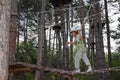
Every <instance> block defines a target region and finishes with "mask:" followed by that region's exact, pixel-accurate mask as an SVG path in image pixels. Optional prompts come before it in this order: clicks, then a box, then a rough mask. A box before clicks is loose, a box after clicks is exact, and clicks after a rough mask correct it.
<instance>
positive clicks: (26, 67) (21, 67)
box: [9, 62, 120, 75]
mask: <svg viewBox="0 0 120 80" xmlns="http://www.w3.org/2000/svg"><path fill="white" fill-rule="evenodd" d="M33 70H40V71H44V72H46V73H48V72H52V73H55V74H57V75H62V74H65V75H76V74H82V75H88V74H100V73H105V72H108V71H119V70H120V67H113V68H106V69H98V70H93V71H91V72H74V71H67V70H63V69H56V68H49V67H45V66H37V65H35V64H28V63H23V62H16V63H14V64H11V65H9V72H28V71H33Z"/></svg>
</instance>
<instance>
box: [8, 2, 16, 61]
mask: <svg viewBox="0 0 120 80" xmlns="http://www.w3.org/2000/svg"><path fill="white" fill-rule="evenodd" d="M16 37H17V1H16V0H11V26H10V41H9V61H10V63H14V62H15V49H16Z"/></svg>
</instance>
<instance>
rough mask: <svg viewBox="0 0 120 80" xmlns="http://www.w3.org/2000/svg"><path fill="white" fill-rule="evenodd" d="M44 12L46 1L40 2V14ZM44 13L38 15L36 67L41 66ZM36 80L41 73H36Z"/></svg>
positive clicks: (39, 78) (39, 79)
mask: <svg viewBox="0 0 120 80" xmlns="http://www.w3.org/2000/svg"><path fill="white" fill-rule="evenodd" d="M45 10H46V0H41V12H43V11H45ZM44 23H45V13H41V14H40V23H39V27H38V58H37V65H38V66H41V64H42V55H43V54H42V52H43V46H44V44H43V41H44V35H43V33H44V27H45V24H44ZM36 80H41V72H40V71H36Z"/></svg>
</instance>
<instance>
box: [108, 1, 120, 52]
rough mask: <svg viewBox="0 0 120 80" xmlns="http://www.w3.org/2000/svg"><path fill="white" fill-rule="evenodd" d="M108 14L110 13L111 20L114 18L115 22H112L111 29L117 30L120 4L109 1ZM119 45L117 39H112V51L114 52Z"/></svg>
mask: <svg viewBox="0 0 120 80" xmlns="http://www.w3.org/2000/svg"><path fill="white" fill-rule="evenodd" d="M108 13H109V14H108V15H109V20H110V21H111V19H112V20H113V23H110V29H111V30H116V28H117V26H118V24H119V22H118V20H117V19H118V18H119V17H120V10H119V5H118V2H115V3H108ZM116 47H117V45H116V44H115V40H113V39H111V51H112V52H114V51H115V49H116Z"/></svg>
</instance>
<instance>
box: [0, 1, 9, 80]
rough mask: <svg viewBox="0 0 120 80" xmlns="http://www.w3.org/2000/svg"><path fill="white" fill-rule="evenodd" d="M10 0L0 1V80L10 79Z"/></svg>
mask: <svg viewBox="0 0 120 80" xmlns="http://www.w3.org/2000/svg"><path fill="white" fill-rule="evenodd" d="M9 21H10V0H0V80H7V79H8V51H9V45H8V44H9Z"/></svg>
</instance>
